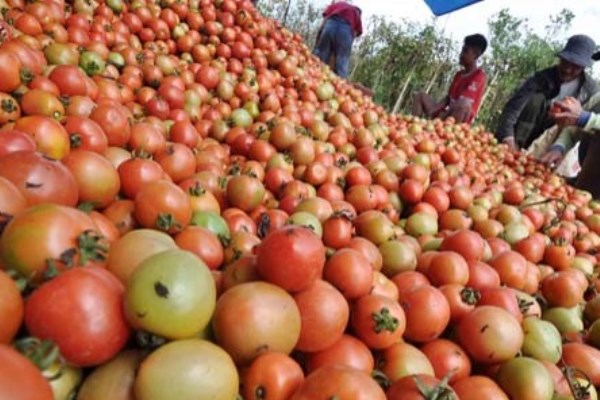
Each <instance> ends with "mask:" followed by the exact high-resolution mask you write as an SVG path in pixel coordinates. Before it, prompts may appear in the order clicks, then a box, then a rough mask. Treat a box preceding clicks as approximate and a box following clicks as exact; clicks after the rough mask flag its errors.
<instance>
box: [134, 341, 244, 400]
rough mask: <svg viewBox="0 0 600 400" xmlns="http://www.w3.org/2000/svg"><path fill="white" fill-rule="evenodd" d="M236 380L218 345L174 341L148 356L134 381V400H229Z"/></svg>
mask: <svg viewBox="0 0 600 400" xmlns="http://www.w3.org/2000/svg"><path fill="white" fill-rule="evenodd" d="M238 382H239V377H238V373H237V370H236V368H235V365H234V364H233V361H232V360H231V357H230V356H229V355H228V354H227V353H226V352H225V351H223V349H221V348H220V347H218V346H217V345H215V344H213V343H211V342H208V341H205V340H200V339H188V340H177V341H174V342H170V343H167V344H166V345H164V346H162V347H160V348H159V349H158V350H156V351H154V352H153V353H151V354H150V355H149V356H148V357H147V358H146V359H144V361H143V362H142V363H141V365H140V367H139V370H138V373H137V376H136V378H135V385H134V390H135V397H136V398H137V399H147V400H160V399H169V398H171V397H170V396H173V394H174V392H173V390H175V391H176V392H175V393H176V396H177V398H179V399H209V398H210V399H214V400H231V399H234V398H235V397H236V395H237V393H238Z"/></svg>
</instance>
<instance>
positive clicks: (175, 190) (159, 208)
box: [135, 181, 192, 232]
mask: <svg viewBox="0 0 600 400" xmlns="http://www.w3.org/2000/svg"><path fill="white" fill-rule="evenodd" d="M191 218H192V207H191V204H190V201H189V198H188V195H187V194H186V193H185V192H184V191H183V189H181V188H180V187H179V186H177V185H175V184H174V183H171V182H168V181H154V182H147V183H144V184H143V185H142V186H141V187H140V190H139V192H138V193H137V195H136V196H135V219H136V220H137V221H138V222H139V223H140V225H141V226H143V227H145V228H157V229H160V230H163V231H166V232H177V231H180V230H181V229H183V228H184V227H185V226H187V225H188V223H189V222H190V220H191Z"/></svg>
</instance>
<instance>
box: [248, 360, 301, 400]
mask: <svg viewBox="0 0 600 400" xmlns="http://www.w3.org/2000/svg"><path fill="white" fill-rule="evenodd" d="M303 381H304V372H302V368H300V365H298V363H297V362H296V361H294V359H293V358H291V357H290V356H288V355H286V354H281V353H266V354H263V355H260V356H258V357H257V358H256V359H255V360H254V361H253V362H252V364H250V366H249V367H248V370H247V371H246V372H245V373H244V374H243V376H242V379H241V386H242V395H243V396H244V398H245V399H260V398H264V399H267V398H268V399H270V400H287V399H289V398H290V397H291V396H292V395H293V394H294V392H295V391H296V390H297V389H298V387H300V385H301V384H302V382H303Z"/></svg>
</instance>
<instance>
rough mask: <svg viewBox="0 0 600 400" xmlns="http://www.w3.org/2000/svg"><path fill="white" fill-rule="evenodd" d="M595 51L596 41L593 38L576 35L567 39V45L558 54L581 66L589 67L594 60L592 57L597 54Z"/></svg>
mask: <svg viewBox="0 0 600 400" xmlns="http://www.w3.org/2000/svg"><path fill="white" fill-rule="evenodd" d="M595 52H596V43H595V42H594V41H593V40H592V38H590V37H589V36H586V35H575V36H571V37H570V38H569V40H567V45H566V46H565V48H564V49H562V50H561V51H560V53H558V56H559V57H560V58H563V59H565V60H567V61H569V62H570V63H573V64H575V65H579V66H580V67H589V66H591V65H592V63H593V62H594V61H593V59H592V57H593V56H595V54H594V53H595ZM596 55H597V54H596Z"/></svg>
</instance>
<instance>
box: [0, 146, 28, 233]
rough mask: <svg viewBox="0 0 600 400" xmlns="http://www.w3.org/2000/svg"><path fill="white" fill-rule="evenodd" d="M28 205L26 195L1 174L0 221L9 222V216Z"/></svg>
mask: <svg viewBox="0 0 600 400" xmlns="http://www.w3.org/2000/svg"><path fill="white" fill-rule="evenodd" d="M1 159H2V158H1V157H0V160H1ZM26 207H27V199H25V196H23V194H22V193H21V192H20V191H19V189H18V188H17V187H16V186H15V185H14V184H13V183H12V182H11V181H9V180H8V179H6V178H4V177H2V176H0V221H2V224H3V223H4V220H5V219H6V222H8V219H9V218H12V217H13V215H16V214H18V213H19V212H21V211H23V210H24V209H25V208H26ZM0 226H1V225H0Z"/></svg>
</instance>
